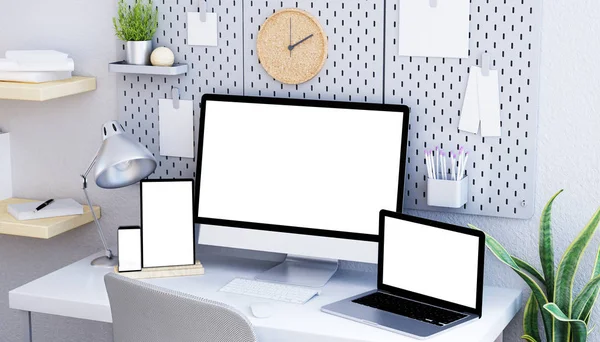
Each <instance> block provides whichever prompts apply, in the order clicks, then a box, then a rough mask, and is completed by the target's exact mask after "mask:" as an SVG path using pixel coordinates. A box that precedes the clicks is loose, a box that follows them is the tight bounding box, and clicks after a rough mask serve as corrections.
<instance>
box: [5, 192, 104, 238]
mask: <svg viewBox="0 0 600 342" xmlns="http://www.w3.org/2000/svg"><path fill="white" fill-rule="evenodd" d="M27 202H34V201H33V200H26V199H20V198H9V199H7V200H4V201H0V234H7V235H17V236H26V237H32V238H38V239H49V238H51V237H54V236H56V235H59V234H62V233H64V232H67V231H69V230H71V229H75V228H78V227H81V226H83V225H84V224H87V223H90V222H92V221H93V220H94V218H93V217H92V212H91V211H90V208H89V207H88V206H83V215H71V216H60V217H51V218H45V219H39V220H27V221H19V220H17V219H15V218H14V217H12V215H11V214H9V213H8V205H9V204H17V203H27ZM94 212H95V213H96V216H97V217H98V218H100V216H101V213H100V207H97V206H94Z"/></svg>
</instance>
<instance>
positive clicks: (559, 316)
mask: <svg viewBox="0 0 600 342" xmlns="http://www.w3.org/2000/svg"><path fill="white" fill-rule="evenodd" d="M544 309H546V311H548V312H549V313H550V314H551V315H552V317H554V318H555V319H556V320H558V321H561V322H563V323H569V326H570V327H571V329H572V331H573V334H572V338H571V341H573V342H585V341H586V339H587V326H586V325H585V322H584V321H582V320H579V319H570V318H569V317H567V315H565V313H564V312H562V311H561V310H560V308H559V307H558V306H557V305H556V304H554V303H548V304H546V305H544ZM560 341H569V339H568V338H566V339H563V340H560Z"/></svg>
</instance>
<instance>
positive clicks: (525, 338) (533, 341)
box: [521, 335, 539, 342]
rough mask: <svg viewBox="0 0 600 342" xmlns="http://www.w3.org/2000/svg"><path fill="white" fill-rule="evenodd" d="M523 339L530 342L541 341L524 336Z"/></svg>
mask: <svg viewBox="0 0 600 342" xmlns="http://www.w3.org/2000/svg"><path fill="white" fill-rule="evenodd" d="M521 338H522V339H524V340H525V341H528V342H539V340H536V339H535V338H533V337H531V336H529V335H523V336H521Z"/></svg>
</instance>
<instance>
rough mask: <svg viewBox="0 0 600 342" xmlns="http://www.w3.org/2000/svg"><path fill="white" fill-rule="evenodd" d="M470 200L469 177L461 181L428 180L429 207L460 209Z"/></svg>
mask: <svg viewBox="0 0 600 342" xmlns="http://www.w3.org/2000/svg"><path fill="white" fill-rule="evenodd" d="M448 177H449V176H448ZM468 198H469V177H464V178H463V179H461V180H460V181H455V180H445V179H433V178H428V179H427V205H429V206H432V207H445V208H460V207H462V206H463V205H464V204H465V203H467V200H468Z"/></svg>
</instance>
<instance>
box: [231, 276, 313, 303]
mask: <svg viewBox="0 0 600 342" xmlns="http://www.w3.org/2000/svg"><path fill="white" fill-rule="evenodd" d="M220 291H221V292H227V293H235V294H241V295H246V296H252V297H260V298H265V299H273V300H278V301H282V302H287V303H294V304H304V303H306V302H308V301H309V300H311V299H312V298H313V297H315V296H318V295H319V293H320V291H319V290H315V289H312V288H309V287H302V286H294V285H286V284H277V283H268V282H265V281H259V280H250V279H242V278H235V279H233V280H232V281H230V282H229V283H228V284H227V285H225V286H224V287H223V288H222V289H221V290H220Z"/></svg>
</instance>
